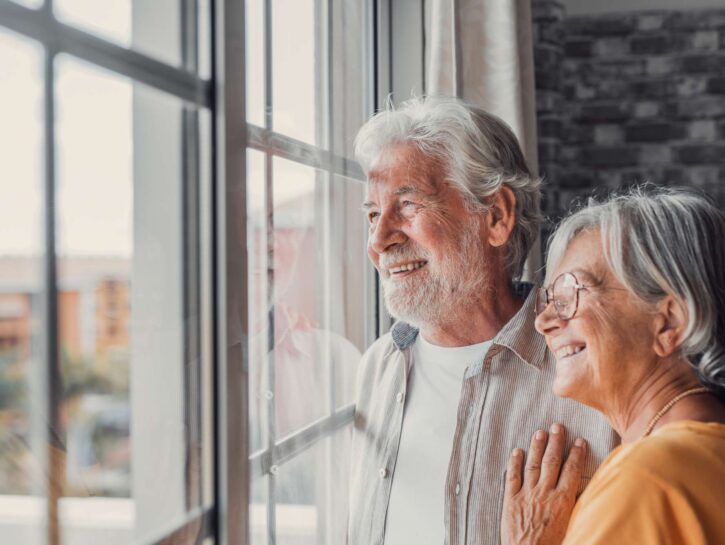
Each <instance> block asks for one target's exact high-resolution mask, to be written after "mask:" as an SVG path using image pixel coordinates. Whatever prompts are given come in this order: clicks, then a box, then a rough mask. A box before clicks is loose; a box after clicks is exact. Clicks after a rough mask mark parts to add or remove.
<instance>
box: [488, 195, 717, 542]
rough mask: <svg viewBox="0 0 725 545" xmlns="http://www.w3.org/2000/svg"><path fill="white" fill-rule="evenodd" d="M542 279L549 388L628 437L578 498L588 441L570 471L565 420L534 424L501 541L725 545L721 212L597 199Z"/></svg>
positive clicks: (687, 204) (540, 325)
mask: <svg viewBox="0 0 725 545" xmlns="http://www.w3.org/2000/svg"><path fill="white" fill-rule="evenodd" d="M545 285H546V286H547V288H546V289H542V290H541V291H540V295H539V304H538V305H537V313H538V317H537V319H536V328H537V330H538V331H539V332H540V333H541V334H542V335H544V336H545V337H546V342H547V344H548V346H549V349H550V350H551V351H552V352H553V353H554V355H555V356H556V359H557V367H556V379H555V382H554V386H553V388H554V392H555V393H556V394H557V395H559V396H563V397H568V398H572V399H574V400H576V401H579V402H581V403H584V404H585V405H588V406H590V407H593V408H594V409H596V410H598V411H600V412H602V413H603V414H604V415H605V416H606V417H607V419H608V420H609V422H610V423H611V425H612V427H613V428H614V429H615V430H616V431H617V433H619V435H620V436H621V438H622V445H621V446H620V447H618V448H617V449H616V450H615V451H614V452H612V453H611V455H610V456H609V457H608V458H607V459H606V460H605V461H604V463H603V464H602V465H601V467H600V468H599V469H598V470H597V472H596V473H595V474H594V476H593V477H592V479H591V482H590V483H589V484H588V486H587V488H586V489H585V491H584V493H583V494H582V495H581V497H580V498H579V500H578V501H577V502H576V506H575V505H574V503H575V493H576V490H577V487H578V486H579V481H580V478H581V469H580V468H581V466H582V462H583V459H584V456H585V451H586V443H585V441H584V440H583V439H582V438H578V439H577V440H576V441H575V442H574V445H573V447H572V448H571V450H570V453H569V455H568V457H567V459H566V461H565V462H564V463H563V467H562V460H563V450H564V431H565V430H564V429H563V428H562V427H561V426H559V425H558V424H555V425H554V426H552V429H551V430H549V433H546V432H544V431H543V430H540V431H538V432H537V433H536V434H535V435H534V437H533V439H532V442H531V446H530V449H529V452H528V454H527V455H525V453H524V452H523V451H521V450H518V449H517V450H516V451H514V452H513V454H512V456H511V460H510V463H509V467H508V470H507V479H506V492H505V497H504V506H503V523H502V531H501V532H502V535H501V538H502V542H503V543H504V544H512V543H516V544H521V543H526V544H529V543H537V544H547V545H548V544H554V543H557V544H558V543H561V542H562V541H563V542H564V543H566V544H577V545H590V544H612V545H616V544H620V543H621V544H628V543H637V544H639V545H641V544H645V545H646V544H655V543H656V544H661V543H668V544H669V543H672V544H675V543H676V544H703V545H704V544H715V543H723V544H725V404H723V401H722V400H723V392H725V344H724V343H725V216H723V214H722V213H721V212H719V211H718V210H717V209H716V208H715V207H714V206H712V205H711V204H710V203H709V202H708V201H706V200H705V199H704V198H702V197H700V196H696V195H692V194H688V193H685V192H682V191H674V190H661V189H660V190H653V191H648V192H646V191H644V190H641V189H638V190H635V191H633V192H631V193H630V194H628V195H624V196H619V197H615V198H613V199H611V200H609V201H608V202H605V203H603V204H590V205H589V206H588V207H586V208H584V209H582V210H580V211H578V212H576V213H575V214H573V215H572V216H570V217H568V218H567V219H566V220H565V221H564V222H563V223H562V224H561V226H560V227H559V229H558V230H557V232H556V233H555V234H554V236H553V238H552V241H551V244H550V249H549V256H548V262H547V278H546V281H545ZM572 508H573V512H572ZM570 517H571V518H570Z"/></svg>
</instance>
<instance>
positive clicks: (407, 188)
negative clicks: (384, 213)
mask: <svg viewBox="0 0 725 545" xmlns="http://www.w3.org/2000/svg"><path fill="white" fill-rule="evenodd" d="M411 193H413V194H416V193H423V192H422V191H421V190H420V189H419V188H417V187H415V186H414V185H404V186H402V187H399V188H398V189H396V190H395V191H393V195H394V196H396V197H399V196H400V195H410V194H411ZM375 207H377V204H375V203H374V202H372V201H365V202H364V203H362V204H361V205H360V209H361V210H362V211H363V212H367V211H368V210H370V209H371V208H375Z"/></svg>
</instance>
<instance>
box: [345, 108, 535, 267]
mask: <svg viewBox="0 0 725 545" xmlns="http://www.w3.org/2000/svg"><path fill="white" fill-rule="evenodd" d="M401 143H409V144H412V145H413V146H415V147H416V148H417V149H418V150H420V151H421V152H422V153H424V154H425V155H427V156H430V157H432V158H434V159H436V160H438V161H440V162H441V164H442V165H443V166H444V168H445V176H446V181H447V182H449V183H451V184H453V185H454V186H456V187H458V188H459V189H460V190H461V192H462V193H463V195H464V197H465V199H466V202H467V203H468V205H469V208H470V209H471V210H474V211H482V212H483V211H486V210H488V207H489V197H491V196H492V195H494V194H495V193H496V192H497V191H498V190H499V189H501V187H502V186H503V185H507V186H508V187H510V188H511V190H513V193H514V195H515V196H516V224H515V226H514V229H513V232H512V233H511V237H510V239H509V242H508V246H507V259H506V270H507V272H508V273H509V277H510V278H512V279H517V278H520V277H521V274H522V273H523V269H524V262H525V261H526V256H527V255H528V253H529V250H530V249H531V246H532V245H533V243H534V241H535V240H536V236H537V235H538V232H539V225H540V224H541V220H542V216H541V210H540V201H541V192H540V185H541V180H540V179H539V178H537V177H535V176H533V175H532V174H531V171H530V170H529V167H528V166H527V164H526V160H525V159H524V155H523V153H522V151H521V148H520V146H519V143H518V141H517V140H516V136H514V134H513V132H512V131H511V129H510V128H509V127H508V125H506V123H504V122H503V121H502V120H501V119H499V118H498V117H496V116H495V115H492V114H490V113H487V112H485V111H484V110H482V109H481V108H477V107H476V106H472V105H470V104H466V103H465V102H463V101H461V100H459V99H457V98H452V97H437V96H429V97H416V98H412V99H410V100H408V101H406V102H404V103H403V104H402V105H401V106H400V107H399V108H394V107H393V106H392V104H390V103H388V105H387V108H386V109H385V110H384V111H381V112H379V113H377V114H376V115H375V116H373V117H372V118H371V119H370V120H369V121H368V122H367V123H365V125H363V127H362V128H361V129H360V131H359V132H358V134H357V137H356V138H355V156H356V158H357V160H358V162H359V163H360V165H361V166H362V168H363V170H364V171H365V174H366V175H367V174H369V173H370V171H371V170H373V169H375V168H376V166H377V165H378V163H379V162H380V161H381V160H382V159H383V158H384V154H385V151H386V150H388V149H390V147H391V146H394V145H396V144H401Z"/></svg>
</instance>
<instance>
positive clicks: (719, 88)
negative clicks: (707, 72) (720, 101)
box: [707, 76, 725, 95]
mask: <svg viewBox="0 0 725 545" xmlns="http://www.w3.org/2000/svg"><path fill="white" fill-rule="evenodd" d="M707 92H708V93H712V94H716V95H725V76H715V77H713V78H710V80H709V81H708V82H707Z"/></svg>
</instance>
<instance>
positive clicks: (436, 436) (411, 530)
mask: <svg viewBox="0 0 725 545" xmlns="http://www.w3.org/2000/svg"><path fill="white" fill-rule="evenodd" d="M490 346H491V341H486V342H483V343H480V344H474V345H470V346H461V347H455V348H449V347H443V346H436V345H433V344H431V343H429V342H428V341H426V340H425V339H423V336H422V335H420V334H419V335H418V338H417V339H416V341H415V344H414V345H413V365H412V366H411V373H410V376H409V377H408V388H407V399H406V400H405V413H404V416H403V429H402V432H401V437H400V446H399V449H398V458H397V461H396V463H395V471H394V473H393V484H392V489H391V491H390V502H389V504H388V514H387V517H386V522H385V541H384V543H385V545H410V544H411V543H415V544H416V545H441V544H442V543H443V541H444V522H443V511H444V506H445V485H446V475H447V473H448V463H449V461H450V457H451V450H452V448H453V434H454V433H455V431H456V416H457V412H458V402H459V400H460V397H461V388H462V385H463V375H464V373H465V370H466V367H469V366H471V365H473V364H475V363H478V362H481V361H483V358H484V357H485V356H486V352H487V351H488V348H489V347H490Z"/></svg>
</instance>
